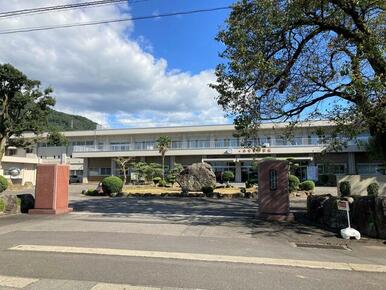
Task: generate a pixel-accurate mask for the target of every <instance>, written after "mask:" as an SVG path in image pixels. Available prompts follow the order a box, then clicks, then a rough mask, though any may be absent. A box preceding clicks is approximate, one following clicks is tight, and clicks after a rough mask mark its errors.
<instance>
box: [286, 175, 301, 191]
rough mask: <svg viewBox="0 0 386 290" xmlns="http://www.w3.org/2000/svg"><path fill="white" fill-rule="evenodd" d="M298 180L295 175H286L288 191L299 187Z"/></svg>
mask: <svg viewBox="0 0 386 290" xmlns="http://www.w3.org/2000/svg"><path fill="white" fill-rule="evenodd" d="M299 185H300V180H299V178H298V177H297V176H295V175H289V176H288V190H289V192H294V191H297V190H298V189H299Z"/></svg>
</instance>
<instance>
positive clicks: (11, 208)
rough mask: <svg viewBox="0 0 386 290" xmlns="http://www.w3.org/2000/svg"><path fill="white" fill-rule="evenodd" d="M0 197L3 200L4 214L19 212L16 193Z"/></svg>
mask: <svg viewBox="0 0 386 290" xmlns="http://www.w3.org/2000/svg"><path fill="white" fill-rule="evenodd" d="M1 198H2V199H3V201H4V206H5V207H4V213H5V214H17V213H19V212H20V209H19V206H18V202H17V196H16V195H3V196H2V197H1Z"/></svg>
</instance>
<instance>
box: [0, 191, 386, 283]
mask: <svg viewBox="0 0 386 290" xmlns="http://www.w3.org/2000/svg"><path fill="white" fill-rule="evenodd" d="M71 203H72V206H73V207H74V209H75V212H74V213H73V214H70V215H65V216H55V217H54V216H28V215H21V216H9V217H1V218H0V261H1V263H0V289H20V288H24V289H145V288H143V287H145V286H146V287H153V288H156V289H159V288H163V289H173V288H183V289H384V288H385V285H386V268H380V267H378V268H376V267H373V266H374V265H378V266H379V265H380V266H384V267H386V245H385V244H384V243H383V241H377V240H366V239H365V240H361V241H343V240H342V239H339V238H338V237H337V236H336V233H334V232H328V231H323V230H321V229H318V228H316V227H313V226H310V225H307V224H303V223H295V224H290V223H270V222H266V221H262V220H259V219H257V218H256V217H255V213H256V210H257V204H256V203H255V201H253V200H210V199H204V198H202V199H198V198H197V199H188V198H186V199H176V198H114V199H111V198H87V197H82V196H75V197H74V198H72V202H71ZM299 242H308V243H314V244H323V245H331V246H344V247H346V249H345V248H342V249H332V248H327V249H326V248H301V247H296V246H295V244H296V243H299ZM20 245H21V247H22V248H23V250H15V247H17V246H20ZM34 247H38V248H39V247H40V248H39V250H38V251H36V250H34ZM246 258H252V260H251V261H249V260H248V261H247V262H246ZM307 261H308V262H307ZM332 262H333V264H331V263H332ZM310 263H311V265H313V264H312V263H314V264H315V265H314V266H315V268H311V267H310ZM357 264H360V265H363V264H366V265H368V266H366V267H365V268H364V269H362V270H357V269H356V268H355V267H354V266H353V265H357ZM342 265H343V266H346V265H348V267H347V268H345V269H344V270H342V269H341V270H339V269H337V268H339V267H340V266H342ZM369 265H370V266H371V265H373V266H371V267H370V266H369ZM326 267H327V268H329V267H330V268H329V270H327V269H325V268H326ZM374 269H375V270H374ZM382 269H384V270H385V271H384V272H383V270H382ZM364 270H366V271H364ZM4 277H5V278H4ZM23 279H26V280H23ZM7 281H8V282H7ZM12 281H16V282H14V283H16V284H15V285H19V288H18V287H10V285H13V284H12V283H11V282H12ZM23 281H24V284H23ZM25 281H27V282H25ZM7 283H8V284H7ZM10 283H11V284H10ZM17 283H19V284H17ZM100 283H107V284H100ZM111 283H113V284H114V285H109V284H111ZM118 284H120V285H118ZM20 285H22V287H20ZM129 285H131V286H133V285H134V286H139V288H133V287H131V286H129ZM93 287H94V288H93ZM98 287H99V288H98ZM130 287H131V288H130Z"/></svg>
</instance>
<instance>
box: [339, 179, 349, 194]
mask: <svg viewBox="0 0 386 290" xmlns="http://www.w3.org/2000/svg"><path fill="white" fill-rule="evenodd" d="M339 192H340V196H349V195H350V194H351V185H350V182H348V181H342V182H340V183H339Z"/></svg>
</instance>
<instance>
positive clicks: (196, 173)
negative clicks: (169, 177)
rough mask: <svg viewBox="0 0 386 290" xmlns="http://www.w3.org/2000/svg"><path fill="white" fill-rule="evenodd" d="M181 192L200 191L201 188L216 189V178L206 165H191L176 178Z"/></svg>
mask: <svg viewBox="0 0 386 290" xmlns="http://www.w3.org/2000/svg"><path fill="white" fill-rule="evenodd" d="M176 181H177V183H178V184H179V185H180V186H181V189H182V192H189V191H201V190H202V188H203V187H213V188H215V187H216V176H215V174H214V172H213V170H212V167H211V166H210V165H209V164H207V163H193V164H192V165H190V166H188V167H187V168H185V169H184V170H183V171H181V173H180V174H179V175H178V176H177V178H176Z"/></svg>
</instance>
